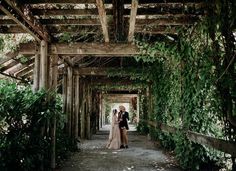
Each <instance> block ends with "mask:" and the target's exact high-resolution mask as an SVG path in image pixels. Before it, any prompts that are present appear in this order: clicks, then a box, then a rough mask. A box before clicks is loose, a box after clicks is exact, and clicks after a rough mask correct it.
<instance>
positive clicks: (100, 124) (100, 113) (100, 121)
mask: <svg viewBox="0 0 236 171" xmlns="http://www.w3.org/2000/svg"><path fill="white" fill-rule="evenodd" d="M98 120H99V121H98V122H99V123H98V130H99V129H100V128H101V127H102V93H99V118H98Z"/></svg>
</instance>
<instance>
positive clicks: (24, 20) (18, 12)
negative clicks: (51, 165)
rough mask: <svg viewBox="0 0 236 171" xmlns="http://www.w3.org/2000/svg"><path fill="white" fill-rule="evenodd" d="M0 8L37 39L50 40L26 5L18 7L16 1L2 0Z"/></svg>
mask: <svg viewBox="0 0 236 171" xmlns="http://www.w3.org/2000/svg"><path fill="white" fill-rule="evenodd" d="M21 8H22V9H23V10H22V9H21ZM0 9H1V10H2V11H3V12H4V13H5V14H6V15H8V16H9V17H10V18H11V19H12V20H13V21H14V22H16V23H17V24H18V25H20V26H21V27H22V28H23V29H24V30H25V31H27V32H28V33H29V34H31V35H32V36H33V37H34V38H35V39H36V40H37V41H40V40H41V39H44V40H45V41H48V40H50V38H49V35H48V33H47V31H46V29H45V28H44V27H43V26H42V25H41V24H40V22H39V21H38V20H36V19H35V18H34V17H33V16H32V15H31V14H30V11H29V9H28V8H27V6H24V7H23V6H22V7H19V4H18V6H17V3H16V1H10V0H3V1H1V2H0Z"/></svg>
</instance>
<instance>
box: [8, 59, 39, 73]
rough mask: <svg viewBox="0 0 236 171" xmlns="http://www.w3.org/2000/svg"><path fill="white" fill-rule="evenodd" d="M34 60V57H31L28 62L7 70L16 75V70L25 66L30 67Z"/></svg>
mask: <svg viewBox="0 0 236 171" xmlns="http://www.w3.org/2000/svg"><path fill="white" fill-rule="evenodd" d="M33 62H34V58H31V59H30V60H28V61H27V62H26V63H24V64H21V63H18V64H17V65H16V66H14V67H12V68H11V69H10V70H8V71H6V72H8V73H9V74H11V75H15V73H16V72H18V71H20V70H22V69H23V68H26V67H28V66H29V65H31V64H32V63H33Z"/></svg>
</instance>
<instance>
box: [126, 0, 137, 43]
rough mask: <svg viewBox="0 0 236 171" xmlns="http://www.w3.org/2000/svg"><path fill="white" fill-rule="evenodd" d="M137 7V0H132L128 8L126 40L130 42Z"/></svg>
mask: <svg viewBox="0 0 236 171" xmlns="http://www.w3.org/2000/svg"><path fill="white" fill-rule="evenodd" d="M137 9H138V0H132V4H131V10H130V21H129V33H128V42H132V41H133V38H134V30H135V21H136V15H137Z"/></svg>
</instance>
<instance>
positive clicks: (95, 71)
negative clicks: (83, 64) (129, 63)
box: [75, 67, 142, 77]
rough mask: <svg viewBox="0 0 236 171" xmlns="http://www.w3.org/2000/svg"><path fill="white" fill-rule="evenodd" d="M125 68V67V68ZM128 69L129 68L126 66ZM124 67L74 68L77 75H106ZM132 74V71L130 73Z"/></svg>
mask: <svg viewBox="0 0 236 171" xmlns="http://www.w3.org/2000/svg"><path fill="white" fill-rule="evenodd" d="M126 69H127V68H126ZM128 69H129V68H128ZM123 70H124V69H122V68H114V67H109V68H101V67H88V68H79V69H77V70H75V73H76V74H79V75H86V76H107V75H109V72H111V71H116V73H119V72H122V71H123ZM141 72H142V70H140V72H137V73H136V74H137V75H138V74H139V73H141ZM132 74H134V73H132ZM129 75H131V73H124V74H123V76H124V77H126V76H129Z"/></svg>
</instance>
